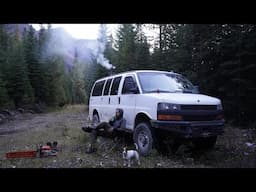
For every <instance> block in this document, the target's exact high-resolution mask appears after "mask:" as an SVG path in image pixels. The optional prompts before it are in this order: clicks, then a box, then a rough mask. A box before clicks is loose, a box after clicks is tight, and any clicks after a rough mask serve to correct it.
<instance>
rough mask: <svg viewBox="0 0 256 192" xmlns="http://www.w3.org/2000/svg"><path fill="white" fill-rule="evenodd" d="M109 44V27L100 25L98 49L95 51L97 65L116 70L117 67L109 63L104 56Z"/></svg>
mask: <svg viewBox="0 0 256 192" xmlns="http://www.w3.org/2000/svg"><path fill="white" fill-rule="evenodd" d="M106 43H107V26H106V25H105V24H101V25H100V30H99V37H98V47H97V49H96V50H95V51H93V53H94V56H95V57H96V59H97V63H99V64H101V65H102V66H103V67H105V68H107V69H115V67H114V66H113V65H112V64H111V63H109V60H108V59H107V58H106V57H105V56H104V51H105V49H106Z"/></svg>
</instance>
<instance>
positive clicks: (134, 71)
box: [97, 70, 178, 81]
mask: <svg viewBox="0 0 256 192" xmlns="http://www.w3.org/2000/svg"><path fill="white" fill-rule="evenodd" d="M138 72H156V73H173V74H177V75H178V73H174V72H173V71H158V70H133V71H126V72H122V73H117V74H113V75H109V76H106V77H102V78H100V79H97V81H100V80H103V79H106V78H108V77H113V76H118V75H123V74H127V73H138Z"/></svg>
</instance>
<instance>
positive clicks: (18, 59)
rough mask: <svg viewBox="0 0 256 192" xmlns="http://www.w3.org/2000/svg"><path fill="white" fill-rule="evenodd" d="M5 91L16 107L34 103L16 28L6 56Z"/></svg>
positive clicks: (21, 45)
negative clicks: (6, 77) (6, 79)
mask: <svg viewBox="0 0 256 192" xmlns="http://www.w3.org/2000/svg"><path fill="white" fill-rule="evenodd" d="M8 57H9V58H8V73H7V75H8V81H7V86H6V87H7V90H8V93H9V96H10V97H11V98H12V99H13V101H14V104H15V106H16V107H19V106H24V105H29V104H32V103H33V102H34V93H33V89H32V87H31V84H30V81H29V78H28V69H27V65H26V63H25V59H24V50H23V44H22V41H21V38H20V35H19V31H18V26H17V27H16V31H15V35H14V38H12V46H11V50H10V54H9V56H8Z"/></svg>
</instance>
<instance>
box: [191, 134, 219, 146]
mask: <svg viewBox="0 0 256 192" xmlns="http://www.w3.org/2000/svg"><path fill="white" fill-rule="evenodd" d="M216 141H217V136H214V137H208V138H198V139H195V140H194V141H193V144H194V147H195V148H196V149H213V148H214V146H215V144H216Z"/></svg>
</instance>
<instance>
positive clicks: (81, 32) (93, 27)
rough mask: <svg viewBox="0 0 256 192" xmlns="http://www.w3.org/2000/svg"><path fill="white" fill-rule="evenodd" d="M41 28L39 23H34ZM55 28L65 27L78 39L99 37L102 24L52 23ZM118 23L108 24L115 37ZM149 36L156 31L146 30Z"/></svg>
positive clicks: (37, 28)
mask: <svg viewBox="0 0 256 192" xmlns="http://www.w3.org/2000/svg"><path fill="white" fill-rule="evenodd" d="M32 25H33V27H34V28H35V29H36V30H39V28H40V27H39V26H40V25H39V24H32ZM51 25H52V27H53V28H57V27H63V28H64V29H65V30H66V31H67V32H68V33H69V34H70V35H72V36H73V37H74V38H78V39H97V37H98V32H99V26H100V24H51ZM117 27H118V24H107V29H108V33H109V34H110V33H112V35H113V36H114V37H115V35H114V34H115V32H116V30H117ZM145 33H146V35H147V36H151V37H153V36H154V37H155V36H156V31H153V32H152V31H150V30H145ZM151 39H152V38H151Z"/></svg>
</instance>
